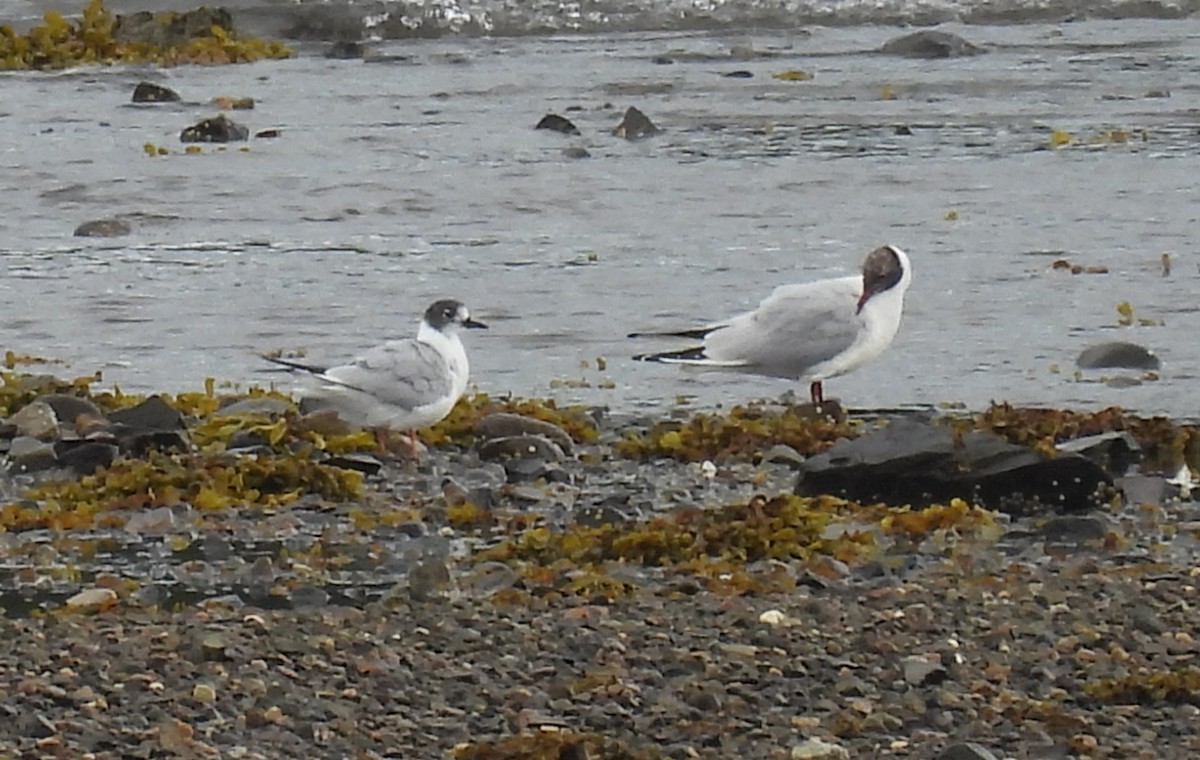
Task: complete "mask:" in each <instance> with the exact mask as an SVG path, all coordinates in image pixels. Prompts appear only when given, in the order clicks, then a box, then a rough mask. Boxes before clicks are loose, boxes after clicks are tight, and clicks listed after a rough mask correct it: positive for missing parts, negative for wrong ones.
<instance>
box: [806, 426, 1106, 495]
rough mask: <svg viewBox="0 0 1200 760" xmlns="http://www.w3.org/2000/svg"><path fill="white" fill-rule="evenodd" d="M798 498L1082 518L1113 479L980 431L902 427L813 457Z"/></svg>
mask: <svg viewBox="0 0 1200 760" xmlns="http://www.w3.org/2000/svg"><path fill="white" fill-rule="evenodd" d="M800 471H801V472H800V478H799V481H798V482H797V484H796V493H798V494H800V495H803V496H815V495H817V494H834V495H837V496H842V497H845V498H848V499H852V500H854V501H859V502H884V503H887V504H894V505H905V504H908V505H912V506H914V507H923V506H928V505H930V504H936V503H945V502H947V501H949V500H951V499H954V498H956V497H957V498H962V499H966V500H968V501H971V502H974V503H977V504H981V505H983V506H985V507H987V508H989V509H998V510H1002V511H1004V512H1009V513H1013V514H1027V513H1035V512H1039V511H1046V510H1059V511H1077V510H1084V509H1089V508H1091V507H1095V506H1097V505H1098V504H1099V503H1101V501H1103V500H1104V499H1106V498H1107V496H1108V495H1109V491H1110V487H1111V485H1112V478H1111V477H1110V476H1109V474H1108V473H1107V472H1105V471H1104V470H1103V469H1102V468H1101V467H1100V466H1099V465H1097V464H1096V463H1095V462H1093V461H1091V460H1089V459H1087V458H1086V457H1083V456H1079V455H1077V454H1059V455H1058V456H1055V457H1049V456H1046V455H1045V454H1042V453H1040V452H1038V451H1035V450H1033V449H1031V448H1028V447H1025V446H1018V445H1016V444H1013V443H1009V442H1008V441H1006V440H1004V439H1003V438H1001V437H1000V436H998V435H996V434H994V433H990V432H983V431H976V432H970V433H966V434H965V435H962V436H961V437H960V438H957V439H956V436H955V434H954V432H953V431H952V430H950V429H949V428H945V427H940V426H937V425H932V424H929V423H925V422H919V421H916V420H908V419H897V420H893V421H892V422H890V423H889V424H888V425H886V426H884V427H882V428H879V429H878V430H875V431H872V432H870V433H868V434H866V435H864V436H862V437H861V438H857V439H855V440H852V441H846V442H843V443H840V444H838V445H836V446H834V447H833V448H831V449H829V450H828V451H826V452H824V453H822V454H819V455H817V456H815V457H810V458H809V459H808V460H807V461H806V462H805V463H804V464H803V465H802V466H801V468H800Z"/></svg>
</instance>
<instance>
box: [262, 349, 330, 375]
mask: <svg viewBox="0 0 1200 760" xmlns="http://www.w3.org/2000/svg"><path fill="white" fill-rule="evenodd" d="M259 356H261V357H262V358H264V359H266V360H267V361H269V362H271V363H272V364H278V365H280V366H282V367H286V368H288V369H298V370H301V371H302V372H311V373H313V374H314V375H320V374H322V373H324V372H325V367H317V366H315V365H312V364H302V363H300V362H294V361H292V360H291V359H281V358H279V357H278V356H271V355H269V354H259Z"/></svg>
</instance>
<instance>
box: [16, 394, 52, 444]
mask: <svg viewBox="0 0 1200 760" xmlns="http://www.w3.org/2000/svg"><path fill="white" fill-rule="evenodd" d="M8 421H9V423H10V424H12V425H15V426H16V428H17V435H27V436H29V437H30V438H37V439H38V440H41V441H55V440H58V438H59V437H60V436H61V435H62V432H61V430H60V429H59V426H58V415H56V414H55V413H54V409H53V408H52V407H51V406H50V405H49V404H47V403H45V402H43V401H33V402H31V403H28V404H26V405H25V406H23V407H21V408H20V409H18V410H17V412H16V413H15V414H13V415H12V416H11V417H9V418H8Z"/></svg>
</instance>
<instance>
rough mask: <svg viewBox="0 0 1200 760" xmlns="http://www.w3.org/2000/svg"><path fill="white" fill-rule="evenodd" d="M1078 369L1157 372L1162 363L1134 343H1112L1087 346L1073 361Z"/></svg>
mask: <svg viewBox="0 0 1200 760" xmlns="http://www.w3.org/2000/svg"><path fill="white" fill-rule="evenodd" d="M1075 366H1077V367H1079V368H1080V369H1109V368H1111V369H1145V370H1157V369H1159V368H1160V367H1162V362H1161V361H1160V360H1159V358H1158V357H1157V356H1155V355H1154V352H1153V351H1151V350H1150V349H1148V348H1145V347H1143V346H1139V345H1138V344H1136V343H1128V342H1126V341H1112V342H1110V343H1098V344H1096V345H1094V346H1088V347H1087V348H1085V349H1084V350H1083V351H1082V352H1081V353H1080V354H1079V358H1077V359H1076V360H1075Z"/></svg>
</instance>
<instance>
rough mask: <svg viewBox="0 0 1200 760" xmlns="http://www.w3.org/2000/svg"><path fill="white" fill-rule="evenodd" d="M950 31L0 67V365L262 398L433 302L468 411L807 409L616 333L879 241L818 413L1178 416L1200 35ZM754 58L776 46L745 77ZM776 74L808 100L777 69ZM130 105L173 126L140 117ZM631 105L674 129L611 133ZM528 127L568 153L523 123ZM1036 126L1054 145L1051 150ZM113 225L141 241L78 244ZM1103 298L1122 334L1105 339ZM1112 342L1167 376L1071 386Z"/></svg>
mask: <svg viewBox="0 0 1200 760" xmlns="http://www.w3.org/2000/svg"><path fill="white" fill-rule="evenodd" d="M948 29H949V30H950V31H955V32H958V33H960V34H962V35H963V36H965V37H968V38H969V39H971V40H972V41H974V42H976V43H979V44H984V45H987V46H989V47H990V48H991V52H989V53H988V54H986V55H982V56H978V57H974V58H967V59H954V60H939V61H926V60H907V59H898V58H892V57H885V56H880V55H875V54H872V53H869V52H865V51H869V50H871V49H873V48H876V47H877V46H878V45H880V44H881V43H882V42H884V41H886V40H887V39H889V38H891V37H893V36H896V35H897V34H898V33H899V31H898V30H897V29H895V28H891V27H884V26H852V27H837V28H825V27H812V28H810V29H806V30H800V31H789V32H777V33H767V32H761V33H750V32H738V33H712V32H709V33H684V32H677V33H671V34H651V33H642V34H628V35H603V36H601V35H589V36H570V37H520V38H508V39H486V38H482V39H467V38H443V39H438V40H428V41H407V42H404V41H401V42H392V43H381V44H380V45H378V46H377V47H376V53H378V54H383V55H395V56H404V59H403V60H400V59H393V60H391V61H390V62H381V63H364V62H363V61H334V60H326V59H325V58H324V57H322V56H321V52H322V51H323V46H318V45H316V44H315V43H313V44H312V47H305V46H301V47H300V48H299V51H298V52H299V53H300V55H299V57H297V58H294V59H292V60H287V61H278V62H267V63H257V64H253V65H246V66H236V67H221V68H198V67H188V68H177V69H171V70H154V69H144V70H143V69H130V68H108V69H86V70H76V71H69V72H65V73H9V74H4V75H2V76H0V81H2V85H0V86H2V87H3V90H4V93H5V98H4V99H3V101H2V102H0V194H2V197H3V198H4V202H5V213H4V214H3V216H2V217H0V271H2V272H3V279H2V280H0V342H2V344H3V346H4V347H5V348H8V349H12V350H15V351H18V352H20V353H28V354H36V355H40V356H47V357H51V358H54V359H57V360H61V361H64V362H67V363H69V366H68V367H58V368H54V371H55V372H58V373H60V374H69V373H80V374H82V373H89V372H91V371H93V370H96V369H100V370H103V373H104V377H105V380H106V381H107V382H112V383H117V384H119V385H121V386H122V387H123V388H125V389H129V390H155V389H169V390H182V389H186V388H196V387H198V386H199V385H200V383H201V382H202V380H203V378H204V377H205V376H208V375H212V376H216V377H217V378H220V379H225V380H231V381H235V382H239V383H249V382H255V383H262V382H266V381H268V380H270V379H271V378H272V376H271V375H264V374H262V373H261V372H260V371H259V370H260V369H261V362H260V361H259V360H258V359H257V357H256V354H257V353H259V352H263V351H269V350H273V349H306V350H307V351H308V353H309V355H310V356H312V357H315V358H318V359H330V360H338V359H344V358H348V357H350V356H351V355H353V354H354V353H355V352H356V351H359V350H361V349H363V348H365V347H367V346H370V345H373V344H375V343H378V342H380V341H381V340H384V339H388V338H392V337H397V336H402V335H408V334H411V333H413V331H414V330H415V323H416V320H417V318H418V316H419V314H420V312H421V311H422V310H423V309H424V307H425V306H426V305H427V304H428V303H429V302H430V301H431V300H433V299H434V298H437V297H441V296H447V295H448V296H454V297H458V298H461V299H462V300H464V301H465V302H466V303H468V305H469V306H471V307H472V309H473V311H474V313H475V315H476V316H477V317H479V318H480V319H483V320H484V321H487V322H489V323H490V324H491V327H492V329H491V330H490V331H489V332H487V333H475V332H472V334H471V335H470V336H468V337H469V351H470V354H471V360H472V368H473V374H474V381H475V382H476V383H477V384H478V386H479V388H480V389H482V390H486V391H489V392H496V393H502V392H513V393H515V394H518V395H553V396H557V397H559V398H562V399H570V400H583V401H586V402H589V403H591V402H595V403H605V404H609V405H612V406H614V407H617V408H631V407H635V406H647V405H649V406H655V405H660V404H666V403H671V402H673V401H674V399H675V396H676V395H677V394H691V395H695V396H696V397H698V398H697V402H698V403H701V404H705V405H711V404H714V403H719V402H720V403H726V402H735V401H739V400H746V399H750V398H754V397H759V396H763V395H777V394H779V393H781V392H783V391H785V390H787V389H788V388H790V387H793V384H789V383H787V382H782V381H777V380H766V379H761V380H760V379H754V378H748V377H743V376H738V375H722V374H712V373H708V374H700V373H691V372H686V371H680V370H679V369H677V368H673V367H668V366H660V365H653V364H642V363H636V362H631V361H629V360H628V356H629V355H631V354H632V353H635V352H636V351H639V350H643V349H645V348H658V347H660V345H662V346H663V347H665V344H658V343H650V344H648V345H642V344H638V343H635V342H634V341H629V340H627V339H626V338H624V335H625V334H626V333H628V332H631V331H634V330H646V329H653V328H655V327H656V326H688V325H693V324H696V323H698V322H703V321H705V320H710V319H716V318H720V317H723V316H726V315H729V314H731V313H734V312H736V311H739V310H741V309H744V308H747V307H751V306H753V305H754V304H755V303H757V301H758V300H759V299H761V298H762V297H763V296H765V295H766V294H767V293H768V292H769V291H770V289H771V288H773V287H774V286H775V285H777V284H781V283H787V282H793V281H799V280H804V279H810V278H817V277H826V276H838V275H843V274H847V273H849V272H852V271H854V270H855V268H856V267H857V265H858V263H859V262H860V261H861V258H862V257H863V255H865V253H866V252H867V251H868V250H870V249H871V248H872V247H874V246H876V245H879V244H880V243H884V242H890V243H893V244H896V245H899V246H901V247H902V248H904V249H905V250H907V251H908V252H909V254H910V256H911V257H912V260H913V263H914V270H915V278H914V281H913V286H912V288H911V290H910V291H909V298H908V303H907V309H906V314H905V322H904V325H903V327H902V328H901V331H900V334H899V336H898V338H897V340H896V343H895V344H894V346H893V348H892V349H891V350H890V351H889V352H888V353H886V354H885V355H884V356H883V357H881V358H880V359H879V360H877V361H876V362H875V363H873V364H870V365H867V366H866V367H864V368H862V369H861V370H859V371H858V372H856V373H854V374H852V375H849V376H846V377H843V378H838V379H835V380H833V381H831V382H830V383H828V388H827V392H828V393H830V394H831V395H834V396H838V397H840V398H842V399H843V400H844V401H845V402H846V403H847V404H850V405H852V406H858V407H862V406H888V407H890V406H900V405H925V404H934V403H938V402H945V401H962V402H964V403H966V404H967V405H968V406H970V407H980V406H983V405H986V404H987V403H988V402H989V401H990V400H993V399H996V400H1001V399H1007V400H1011V401H1014V402H1021V403H1026V402H1033V403H1048V404H1057V405H1073V406H1089V407H1090V406H1098V405H1108V404H1121V405H1123V406H1126V407H1129V408H1133V409H1137V410H1141V411H1143V412H1167V413H1170V414H1173V415H1181V416H1182V415H1195V414H1196V411H1197V410H1196V405H1195V401H1194V399H1195V388H1196V381H1195V377H1196V375H1197V373H1198V371H1200V342H1198V341H1197V340H1196V337H1195V336H1196V334H1197V327H1198V326H1200V315H1198V314H1197V311H1198V306H1200V304H1198V303H1197V301H1198V297H1197V293H1198V284H1200V257H1197V254H1196V250H1195V246H1194V244H1193V237H1194V234H1193V233H1194V229H1195V222H1196V216H1197V205H1196V192H1195V191H1196V186H1197V182H1198V181H1200V180H1198V178H1200V157H1198V153H1200V111H1197V108H1198V107H1200V102H1198V100H1197V93H1198V85H1197V84H1196V82H1197V81H1198V80H1197V77H1196V73H1197V70H1198V68H1200V60H1198V55H1200V22H1197V21H1195V20H1190V19H1184V20H1172V21H1155V20H1125V21H1082V22H1078V23H1069V24H1061V25H1046V24H1022V25H1013V26H958V27H948ZM746 50H753V51H756V52H757V53H761V54H762V55H754V56H743V55H739V56H730V52H731V51H746ZM667 60H674V61H675V62H674V63H666V62H665V61H667ZM788 69H799V70H803V71H805V72H809V73H812V74H813V75H814V78H813V79H812V80H811V81H805V82H792V81H783V80H779V79H775V78H773V77H772V75H773V74H775V73H778V72H781V71H784V70H788ZM734 70H742V71H747V72H750V73H752V74H753V76H752V77H751V78H726V77H723V76H721V75H722V74H724V73H728V72H730V71H734ZM142 79H152V80H155V81H159V82H161V83H162V84H165V85H168V86H170V87H172V88H174V89H176V90H178V91H179V92H180V93H181V94H182V95H183V97H184V100H185V103H184V104H182V105H179V104H175V105H159V106H135V105H133V104H131V103H130V102H129V100H130V94H131V92H132V90H133V86H134V85H135V84H136V83H137V82H138V81H140V80H142ZM215 95H235V96H242V95H248V96H252V97H254V98H255V100H256V103H257V105H256V108H255V109H254V110H253V111H236V112H231V116H232V117H233V118H234V119H236V120H238V121H241V122H243V123H245V124H246V125H248V126H249V127H250V129H251V131H252V132H254V131H257V130H261V129H267V128H279V129H281V130H282V136H281V137H280V138H278V139H275V140H263V139H258V140H252V141H251V142H250V143H248V144H246V145H245V148H244V149H243V147H242V146H241V145H235V146H231V147H230V148H229V149H226V150H220V149H216V148H214V147H211V146H205V147H204V149H203V152H202V154H200V155H186V154H184V153H183V151H182V146H181V144H180V143H179V140H178V135H179V131H180V130H181V129H182V128H183V127H185V126H188V125H190V124H192V123H194V122H195V121H197V120H199V119H200V118H203V117H206V116H210V115H213V114H214V113H215V109H214V107H212V106H210V105H207V101H208V100H209V99H210V98H212V97H213V96H215ZM631 105H632V106H637V107H638V108H640V109H641V110H642V111H644V112H645V113H646V114H647V115H648V116H650V118H651V119H653V120H654V121H655V122H656V123H657V124H658V125H659V126H660V127H662V128H663V129H664V132H663V134H661V135H659V136H657V137H655V138H652V139H648V140H645V141H641V142H627V141H625V140H623V139H619V138H617V137H615V136H613V135H612V134H611V132H610V130H611V128H612V127H614V126H615V125H616V124H617V123H618V122H619V121H620V118H621V114H622V112H623V111H624V109H625V108H626V107H627V106H631ZM548 112H557V113H562V114H564V115H567V116H568V117H569V118H571V119H572V120H573V121H574V122H575V123H576V124H577V125H578V126H579V128H580V130H581V131H582V133H583V134H582V136H581V137H575V138H569V137H565V136H563V135H560V134H557V133H551V132H545V131H534V130H533V129H532V126H533V125H534V124H535V123H536V122H537V121H538V119H539V118H540V117H541V116H542V115H543V114H545V113H548ZM897 127H907V128H908V129H907V130H906V129H897ZM1052 130H1061V131H1063V132H1065V133H1069V134H1070V135H1071V137H1072V138H1073V142H1072V143H1071V144H1070V145H1068V146H1066V147H1062V148H1060V149H1051V148H1050V145H1051V139H1052ZM909 131H911V134H907V132H909ZM147 143H153V144H154V145H161V146H165V147H167V148H169V149H170V155H166V156H156V157H152V156H150V155H147V153H146V151H145V147H144V146H145V145H146V144H147ZM568 146H577V147H584V148H586V149H587V151H588V152H590V154H591V157H590V158H586V159H570V158H567V157H565V156H564V154H563V149H564V148H566V147H568ZM114 215H116V216H121V217H123V218H125V219H127V220H128V221H129V222H130V223H131V225H132V226H133V232H132V234H131V235H128V236H126V237H120V238H113V239H92V238H75V237H73V236H72V232H73V230H74V228H75V227H76V226H77V225H78V224H80V223H81V222H84V221H87V220H89V219H96V218H101V217H109V216H114ZM1163 253H1168V254H1170V257H1171V260H1172V268H1171V272H1170V275H1169V276H1164V275H1163V271H1162V265H1161V256H1162V254H1163ZM1057 259H1068V260H1070V261H1072V262H1076V263H1079V264H1083V265H1090V266H1097V267H1106V268H1107V270H1108V273H1107V274H1079V275H1071V274H1069V273H1067V272H1063V271H1056V270H1054V269H1053V268H1052V264H1053V262H1054V261H1055V260H1057ZM1122 301H1128V302H1129V303H1130V304H1131V305H1132V306H1133V310H1134V318H1135V323H1139V324H1136V325H1135V326H1133V327H1126V328H1120V327H1118V325H1117V322H1118V317H1119V315H1118V313H1117V309H1116V307H1117V305H1118V303H1120V302H1122ZM1141 320H1146V321H1147V322H1149V323H1152V324H1140V321H1141ZM1114 339H1128V340H1134V341H1137V342H1140V343H1143V344H1145V345H1147V346H1150V347H1152V348H1153V349H1155V351H1156V352H1157V353H1158V354H1159V355H1160V356H1161V357H1162V359H1163V362H1164V366H1163V370H1162V373H1161V379H1159V380H1157V381H1153V382H1147V383H1144V384H1142V385H1139V386H1135V387H1129V388H1115V387H1110V386H1109V385H1106V384H1104V383H1101V382H1092V381H1085V382H1080V381H1078V380H1077V379H1076V378H1075V376H1074V357H1075V356H1076V355H1077V354H1078V352H1079V351H1080V350H1081V349H1082V348H1084V347H1085V346H1087V345H1089V344H1091V343H1095V342H1098V341H1103V340H1114ZM597 357H603V358H604V359H606V362H605V363H604V366H603V368H602V369H601V368H598V367H597V362H596V359H597ZM1056 368H1057V369H1058V370H1059V371H1057V372H1056V371H1055V369H1056ZM1085 380H1090V379H1085Z"/></svg>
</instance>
